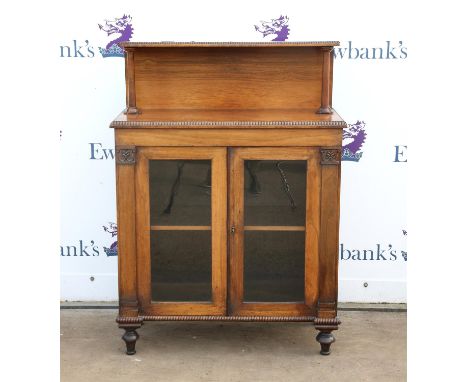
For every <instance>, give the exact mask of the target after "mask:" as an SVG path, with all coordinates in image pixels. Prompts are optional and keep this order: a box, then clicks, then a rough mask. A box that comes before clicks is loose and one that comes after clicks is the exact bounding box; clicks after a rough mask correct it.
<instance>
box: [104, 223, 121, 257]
mask: <svg viewBox="0 0 468 382" xmlns="http://www.w3.org/2000/svg"><path fill="white" fill-rule="evenodd" d="M102 228H104V231H106V232H109V233H110V234H111V237H115V236H117V224H115V223H112V222H109V224H108V225H107V226H105V225H103V226H102ZM117 250H118V245H117V240H116V241H114V242H113V243H112V244H111V246H110V248H107V247H104V252H105V253H106V255H107V256H117Z"/></svg>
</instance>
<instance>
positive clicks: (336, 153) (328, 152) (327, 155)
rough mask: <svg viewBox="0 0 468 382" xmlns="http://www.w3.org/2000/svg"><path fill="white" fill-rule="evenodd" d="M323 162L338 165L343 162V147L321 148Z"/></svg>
mask: <svg viewBox="0 0 468 382" xmlns="http://www.w3.org/2000/svg"><path fill="white" fill-rule="evenodd" d="M320 158H321V161H320V163H321V164H324V165H338V164H340V163H341V147H339V148H337V147H334V148H321V149H320Z"/></svg>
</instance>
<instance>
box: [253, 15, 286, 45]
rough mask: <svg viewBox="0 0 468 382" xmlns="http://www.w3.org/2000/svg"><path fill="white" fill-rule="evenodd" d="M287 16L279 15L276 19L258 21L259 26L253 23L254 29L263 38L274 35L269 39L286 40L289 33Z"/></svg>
mask: <svg viewBox="0 0 468 382" xmlns="http://www.w3.org/2000/svg"><path fill="white" fill-rule="evenodd" d="M288 22H289V18H288V16H280V17H279V18H278V19H271V20H270V21H260V23H261V24H262V25H261V26H258V25H254V26H255V30H256V31H257V32H260V33H262V34H263V38H265V37H266V36H269V35H275V36H276V37H275V38H274V39H273V40H271V41H286V40H287V39H288V35H289V26H288Z"/></svg>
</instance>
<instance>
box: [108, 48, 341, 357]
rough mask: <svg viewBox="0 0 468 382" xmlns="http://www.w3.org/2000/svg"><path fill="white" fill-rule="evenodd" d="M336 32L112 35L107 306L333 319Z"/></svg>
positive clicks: (327, 327) (189, 314) (130, 341)
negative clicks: (116, 49)
mask: <svg viewBox="0 0 468 382" xmlns="http://www.w3.org/2000/svg"><path fill="white" fill-rule="evenodd" d="M336 45H338V42H334V41H327V42H219V43H218V42H205V43H202V42H188V43H183V42H155V43H146V42H145V43H143V42H125V43H122V44H121V46H122V47H123V48H124V49H125V55H126V56H125V65H126V66H125V75H126V95H127V106H126V109H125V110H124V111H123V112H122V113H121V114H119V115H118V116H117V118H116V119H115V120H114V121H113V122H112V123H111V127H112V128H114V129H115V130H114V131H115V150H116V151H115V153H116V155H115V160H116V179H117V180H116V182H117V222H118V256H119V315H118V317H117V323H118V325H119V327H120V328H122V329H125V333H124V335H123V340H124V341H125V343H126V346H127V354H134V353H135V343H136V341H137V339H138V337H139V335H138V334H137V331H136V330H137V329H138V328H139V327H140V326H141V325H142V324H143V322H144V321H168V320H181V321H185V320H187V321H188V320H192V321H204V320H208V321H242V322H244V321H273V322H279V321H298V322H311V323H312V324H313V325H314V326H315V328H316V329H317V330H318V331H319V333H318V335H317V338H316V339H317V341H318V342H319V343H320V345H321V353H322V354H325V355H326V354H329V353H330V345H331V344H332V343H333V342H334V340H335V339H334V337H333V335H332V331H333V330H336V329H338V325H339V324H340V321H339V320H338V318H337V289H338V278H337V275H338V233H339V204H340V168H341V166H340V162H341V142H342V129H343V127H345V126H346V124H345V122H344V121H343V120H342V119H341V118H340V116H339V115H338V114H337V113H336V112H335V111H334V110H333V108H332V82H333V75H332V74H333V73H332V72H333V47H334V46H336Z"/></svg>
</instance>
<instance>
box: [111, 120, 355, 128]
mask: <svg viewBox="0 0 468 382" xmlns="http://www.w3.org/2000/svg"><path fill="white" fill-rule="evenodd" d="M153 126H158V127H160V126H344V127H346V122H344V121H113V122H111V124H110V127H153Z"/></svg>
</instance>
